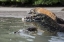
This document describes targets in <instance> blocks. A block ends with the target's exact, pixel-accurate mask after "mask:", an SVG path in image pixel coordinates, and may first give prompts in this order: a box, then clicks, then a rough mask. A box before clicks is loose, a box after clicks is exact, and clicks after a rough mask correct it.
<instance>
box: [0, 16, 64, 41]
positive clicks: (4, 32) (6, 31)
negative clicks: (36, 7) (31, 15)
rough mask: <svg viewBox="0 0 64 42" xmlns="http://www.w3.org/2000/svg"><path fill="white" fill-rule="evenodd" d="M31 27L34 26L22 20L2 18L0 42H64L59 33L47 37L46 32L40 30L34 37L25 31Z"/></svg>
mask: <svg viewBox="0 0 64 42" xmlns="http://www.w3.org/2000/svg"><path fill="white" fill-rule="evenodd" d="M29 26H33V25H32V24H31V23H26V24H25V23H24V22H22V19H21V18H11V17H6V18H5V17H0V42H64V33H62V32H58V33H57V35H56V36H45V35H44V34H43V33H44V31H43V32H42V31H40V30H38V32H37V33H36V34H35V35H33V34H30V33H25V32H24V31H23V30H24V29H26V28H28V27H29ZM15 31H20V33H17V34H14V33H13V32H15ZM46 35H48V34H46Z"/></svg>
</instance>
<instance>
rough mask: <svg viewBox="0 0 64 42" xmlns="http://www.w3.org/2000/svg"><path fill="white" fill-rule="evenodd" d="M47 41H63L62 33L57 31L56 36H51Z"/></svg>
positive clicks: (63, 35) (63, 34)
mask: <svg viewBox="0 0 64 42" xmlns="http://www.w3.org/2000/svg"><path fill="white" fill-rule="evenodd" d="M49 42H64V33H63V32H58V33H57V36H52V37H51V39H50V40H49Z"/></svg>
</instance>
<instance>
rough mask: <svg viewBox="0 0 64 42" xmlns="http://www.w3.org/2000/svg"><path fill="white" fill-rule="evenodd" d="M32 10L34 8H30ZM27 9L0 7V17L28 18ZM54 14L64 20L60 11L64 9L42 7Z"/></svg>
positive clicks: (63, 13) (63, 14) (63, 12)
mask: <svg viewBox="0 0 64 42" xmlns="http://www.w3.org/2000/svg"><path fill="white" fill-rule="evenodd" d="M32 8H34V7H32ZM32 8H29V7H0V17H16V18H22V17H25V16H29V15H28V14H27V13H28V11H30V9H32ZM43 8H45V9H48V10H50V11H52V12H54V13H55V14H56V15H57V16H58V17H60V18H62V19H64V11H61V10H62V9H63V8H64V7H43Z"/></svg>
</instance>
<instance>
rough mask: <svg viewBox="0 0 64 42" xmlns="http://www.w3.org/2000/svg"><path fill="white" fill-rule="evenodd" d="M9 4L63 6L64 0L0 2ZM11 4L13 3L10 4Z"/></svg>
mask: <svg viewBox="0 0 64 42" xmlns="http://www.w3.org/2000/svg"><path fill="white" fill-rule="evenodd" d="M6 2H8V3H10V4H13V3H14V4H18V3H20V5H21V4H26V5H28V4H30V5H54V4H58V3H60V4H61V5H64V0H0V3H4V4H5V3H6ZM12 2H13V3H12Z"/></svg>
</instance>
